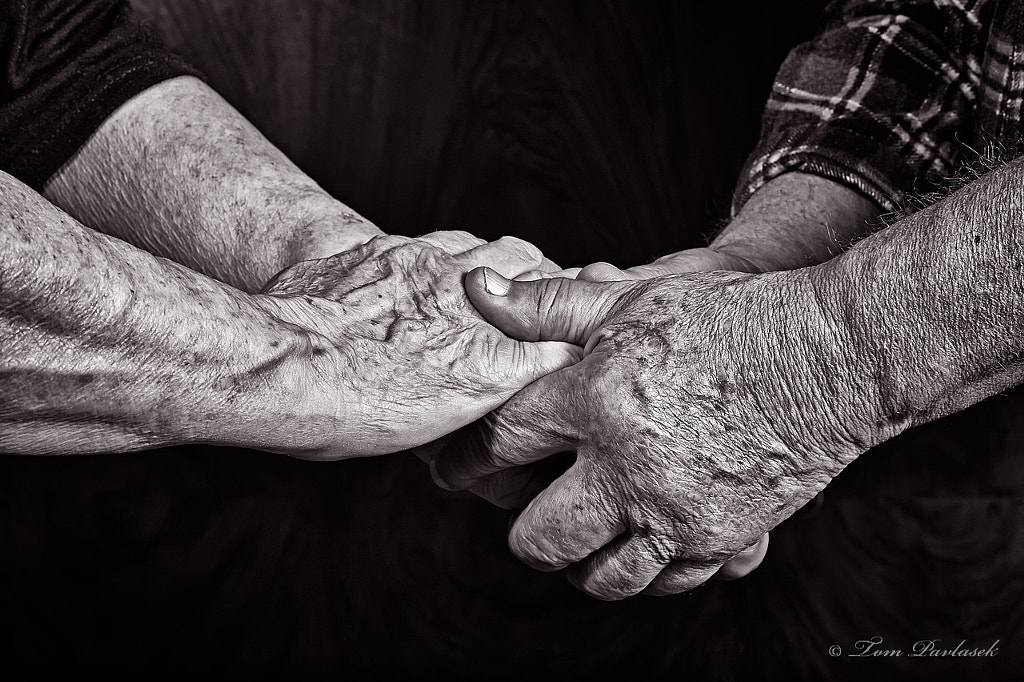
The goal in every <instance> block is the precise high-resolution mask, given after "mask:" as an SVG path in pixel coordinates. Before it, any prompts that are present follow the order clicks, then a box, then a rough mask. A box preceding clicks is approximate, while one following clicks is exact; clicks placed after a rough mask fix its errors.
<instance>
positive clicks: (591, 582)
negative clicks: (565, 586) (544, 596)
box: [568, 533, 666, 601]
mask: <svg viewBox="0 0 1024 682" xmlns="http://www.w3.org/2000/svg"><path fill="white" fill-rule="evenodd" d="M665 564H666V559H665V557H663V556H661V555H660V553H659V552H658V551H655V549H654V547H653V546H652V542H651V538H640V537H637V536H635V535H631V534H628V533H627V534H624V535H622V536H621V537H619V538H617V539H616V540H615V541H614V542H612V543H610V544H609V545H608V546H606V547H603V548H602V549H601V550H600V551H598V552H595V553H594V555H593V556H591V557H589V558H587V559H586V560H584V561H581V562H580V563H579V564H577V565H576V566H573V567H572V568H571V569H570V570H569V572H568V577H569V582H571V583H572V584H573V585H575V586H576V587H577V588H579V589H581V590H583V591H584V592H586V593H587V594H589V595H590V596H592V597H596V598H597V599H602V600H605V601H613V600H617V599H624V598H626V597H630V596H633V595H635V594H639V593H640V592H643V591H644V590H645V589H646V588H647V586H648V585H649V584H650V583H651V581H653V580H654V579H655V578H657V576H658V575H660V574H661V572H662V570H663V569H664V567H665Z"/></svg>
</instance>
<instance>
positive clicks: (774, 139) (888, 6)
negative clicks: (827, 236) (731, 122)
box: [733, 0, 993, 213]
mask: <svg viewBox="0 0 1024 682" xmlns="http://www.w3.org/2000/svg"><path fill="white" fill-rule="evenodd" d="M991 4H993V3H991V2H990V1H989V0H955V1H954V0H846V1H844V2H833V3H832V4H831V5H830V6H829V8H828V10H827V12H826V28H825V29H824V30H823V31H822V32H821V33H820V34H819V35H818V37H816V38H815V39H814V40H812V41H810V42H808V43H805V44H803V45H800V46H798V47H797V48H795V49H794V50H793V51H792V52H791V53H790V55H789V56H788V57H787V59H786V61H785V62H784V64H783V66H782V68H781V69H780V71H779V73H778V76H777V77H776V82H775V84H774V86H773V88H772V92H771V95H770V97H769V100H768V104H767V106H766V108H765V112H764V115H763V118H762V127H761V139H760V141H759V142H758V144H757V147H756V148H755V150H754V152H753V153H752V154H751V155H750V157H749V159H748V160H747V164H746V167H745V168H744V170H743V172H742V174H741V176H740V179H739V183H738V185H737V189H736V193H735V195H734V198H733V212H734V213H735V212H736V211H738V210H739V209H740V208H741V207H742V206H743V204H744V203H745V202H746V200H747V199H749V198H750V196H751V195H752V194H753V193H754V192H755V191H757V189H758V188H760V187H761V186H762V185H764V184H765V183H766V182H768V181H769V180H771V179H772V178H774V177H777V176H779V175H781V174H783V173H786V172H790V171H799V172H804V173H810V174H814V175H820V176H824V177H827V178H829V179H832V180H835V181H837V182H840V183H842V184H845V185H847V186H849V187H852V188H854V189H857V190H859V191H861V192H862V193H864V194H865V195H867V196H868V197H870V198H871V199H873V200H874V201H876V202H877V203H878V204H879V205H881V206H882V207H883V208H885V209H886V210H894V209H896V208H897V207H898V205H899V204H900V203H901V202H902V199H903V196H904V194H905V193H906V192H907V191H910V190H926V189H929V186H928V179H929V178H941V177H943V176H947V177H948V176H949V175H951V174H952V173H953V172H954V170H955V167H956V162H957V157H958V155H959V152H960V150H961V148H962V147H961V145H960V141H959V140H960V139H963V140H965V141H966V140H968V139H970V136H971V134H972V133H973V130H974V117H975V115H976V112H975V106H974V105H975V103H976V100H977V92H978V72H979V66H978V55H979V54H980V52H981V50H982V48H983V42H982V41H983V39H984V27H985V22H986V20H987V18H988V15H989V13H990V9H989V6H990V5H991Z"/></svg>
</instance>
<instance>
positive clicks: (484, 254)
mask: <svg viewBox="0 0 1024 682" xmlns="http://www.w3.org/2000/svg"><path fill="white" fill-rule="evenodd" d="M455 261H456V263H458V264H459V265H460V266H461V267H463V268H465V270H472V269H473V268H478V267H483V266H486V267H489V268H491V269H492V270H494V271H496V272H498V273H500V274H501V275H502V276H504V277H506V278H512V277H516V276H517V275H521V274H523V273H524V272H529V271H531V270H537V269H540V266H541V265H542V264H543V262H544V254H542V253H541V252H540V249H538V248H537V247H536V246H534V245H533V244H531V243H530V242H528V241H524V240H522V239H519V238H517V237H502V238H501V239H498V240H497V241H493V242H488V243H486V244H482V245H480V246H477V247H476V248H473V249H470V250H468V251H465V252H464V253H460V254H458V255H457V256H455Z"/></svg>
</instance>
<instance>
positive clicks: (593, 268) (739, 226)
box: [520, 173, 880, 282]
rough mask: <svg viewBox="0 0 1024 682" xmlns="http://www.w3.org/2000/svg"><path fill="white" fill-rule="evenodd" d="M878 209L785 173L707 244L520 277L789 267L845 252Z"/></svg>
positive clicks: (843, 190) (600, 278)
mask: <svg viewBox="0 0 1024 682" xmlns="http://www.w3.org/2000/svg"><path fill="white" fill-rule="evenodd" d="M879 214H880V209H879V207H878V206H877V205H876V204H875V203H874V202H873V201H871V200H870V199H868V198H866V197H864V196H863V195H861V194H860V193H859V192H857V191H855V190H852V189H849V188H847V187H846V186H844V185H841V184H839V183H837V182H833V181H832V180H829V179H827V178H823V177H819V176H816V175H808V174H805V173H787V174H785V175H781V176H779V177H777V178H775V179H774V180H772V181H770V182H768V183H767V184H765V185H764V186H763V187H761V188H760V189H759V190H758V191H757V192H756V193H755V194H754V195H753V196H752V197H751V198H750V200H749V201H747V203H746V204H745V205H744V206H743V208H742V209H740V211H739V212H738V213H737V214H736V216H735V217H734V218H733V219H732V220H731V221H730V222H729V223H728V225H726V227H725V228H724V229H723V230H722V231H721V232H720V233H719V234H718V236H717V237H715V239H714V240H713V241H712V242H711V244H709V245H708V246H706V247H698V248H693V249H686V250H683V251H677V252H676V253H671V254H668V255H666V256H663V257H661V258H659V259H658V260H656V261H654V262H653V263H648V264H645V265H637V266H634V267H631V268H626V269H620V268H617V267H615V266H614V265H612V264H611V263H603V262H601V263H591V264H590V265H587V266H585V267H583V268H570V269H567V270H562V271H559V272H552V273H546V274H545V273H536V274H535V275H531V276H525V277H521V278H520V279H540V278H542V277H573V278H575V279H580V280H585V281H589V282H608V281H621V280H631V279H632V280H635V279H648V278H650V277H659V276H661V275H677V274H681V273H685V272H707V271H710V270H732V271H735V272H772V271H776V270H791V269H793V268H801V267H806V266H809V265H817V264H819V263H824V262H825V261H827V260H829V259H830V258H833V257H834V256H836V255H838V254H840V253H842V252H843V251H845V250H846V249H848V248H849V247H850V246H852V245H853V243H854V242H856V241H857V240H858V239H861V238H863V237H865V236H867V235H868V234H870V233H871V232H874V231H875V230H876V229H877V228H878V226H879V223H878V221H877V219H878V216H879Z"/></svg>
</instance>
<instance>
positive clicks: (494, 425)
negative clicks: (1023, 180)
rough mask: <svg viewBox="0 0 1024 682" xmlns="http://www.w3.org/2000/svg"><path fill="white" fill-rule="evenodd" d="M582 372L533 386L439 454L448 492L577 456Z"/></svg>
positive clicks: (435, 471) (437, 476)
mask: <svg viewBox="0 0 1024 682" xmlns="http://www.w3.org/2000/svg"><path fill="white" fill-rule="evenodd" d="M578 371H579V370H578V369H577V367H576V366H573V367H568V368H566V369H562V370H560V371H557V372H554V373H552V374H549V375H547V376H544V377H543V378H540V379H538V380H537V381H535V382H533V383H530V384H529V385H527V386H526V387H525V388H524V389H522V390H521V391H519V392H518V393H516V394H515V395H513V396H512V397H511V398H509V399H508V401H507V402H505V404H503V405H501V406H500V407H498V408H497V409H495V410H494V411H492V412H490V413H489V414H487V415H485V416H484V417H483V418H482V419H479V420H478V421H476V422H474V423H472V424H470V425H469V426H467V427H466V428H463V429H460V430H458V431H456V432H454V433H452V434H451V435H450V436H449V437H448V438H447V439H445V441H444V443H443V448H440V447H439V448H437V449H436V450H435V451H434V453H433V455H434V458H433V461H432V462H431V474H432V475H433V477H434V481H435V482H436V483H437V484H438V485H439V486H441V487H442V488H447V489H449V490H463V489H466V488H472V487H473V486H475V485H476V484H477V483H478V482H479V481H480V480H481V479H482V478H483V477H485V476H489V475H491V474H493V473H495V472H498V471H502V470H505V469H509V468H511V467H516V466H520V465H523V464H529V463H530V462H534V461H537V460H540V459H543V458H545V457H547V456H549V455H553V454H555V453H558V452H563V451H566V450H570V451H575V449H576V434H577V426H576V424H577V423H578V421H579V419H580V414H581V407H580V406H579V405H578V403H577V401H578V400H579V398H578V397H576V396H577V394H578V393H579V392H578V391H576V390H574V389H573V386H574V384H575V382H576V381H577V378H576V374H577V372H578Z"/></svg>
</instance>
